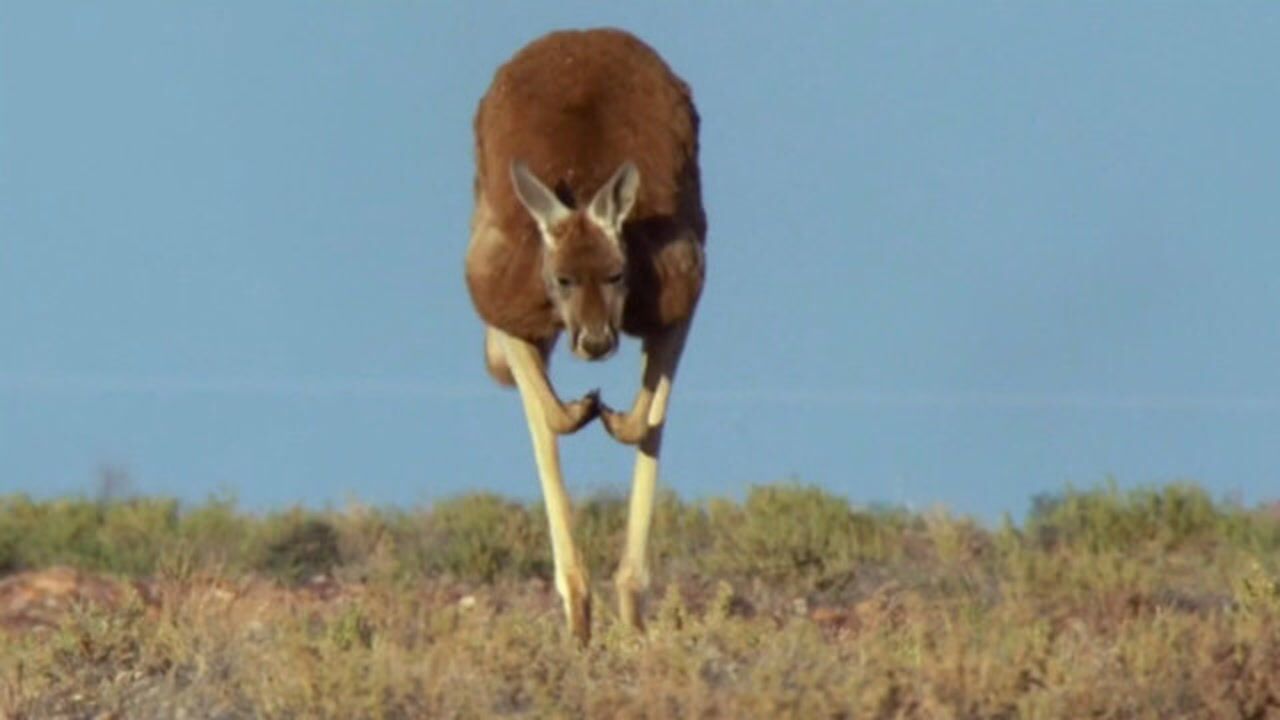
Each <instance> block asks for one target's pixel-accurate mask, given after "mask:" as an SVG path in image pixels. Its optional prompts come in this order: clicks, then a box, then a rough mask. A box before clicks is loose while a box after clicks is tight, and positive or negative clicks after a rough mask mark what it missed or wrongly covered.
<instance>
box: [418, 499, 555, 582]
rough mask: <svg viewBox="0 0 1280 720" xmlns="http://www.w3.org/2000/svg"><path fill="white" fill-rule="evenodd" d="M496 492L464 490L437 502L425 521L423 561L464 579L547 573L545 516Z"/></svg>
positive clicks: (435, 570)
mask: <svg viewBox="0 0 1280 720" xmlns="http://www.w3.org/2000/svg"><path fill="white" fill-rule="evenodd" d="M535 518H539V519H540V518H541V515H539V514H535V512H534V511H531V510H530V509H528V508H526V507H524V506H522V505H520V504H517V503H514V502H511V501H508V500H504V499H502V498H500V497H498V496H497V495H492V494H488V493H478V494H473V495H464V496H461V497H458V498H454V499H452V500H448V501H445V502H442V503H439V504H437V505H436V506H435V507H434V508H432V510H431V512H430V514H429V515H428V516H427V520H426V523H425V528H424V531H425V543H426V558H425V560H426V567H427V570H428V571H429V572H433V573H445V574H449V575H453V576H455V577H459V578H463V579H467V580H481V581H486V582H488V581H491V580H493V579H494V578H496V577H498V576H511V577H527V576H531V575H539V576H543V577H546V576H548V575H549V574H550V568H551V556H550V553H551V549H550V542H549V540H548V537H547V532H546V524H545V521H542V522H539V519H535Z"/></svg>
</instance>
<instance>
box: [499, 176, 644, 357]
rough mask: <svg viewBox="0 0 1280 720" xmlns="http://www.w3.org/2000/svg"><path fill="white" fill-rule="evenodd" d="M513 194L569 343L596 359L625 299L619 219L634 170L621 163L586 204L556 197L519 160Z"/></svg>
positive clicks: (611, 340) (631, 196)
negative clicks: (528, 223) (533, 235)
mask: <svg viewBox="0 0 1280 720" xmlns="http://www.w3.org/2000/svg"><path fill="white" fill-rule="evenodd" d="M511 179H512V183H513V184H514V186H515V190H516V196H517V197H518V198H519V199H520V202H521V203H522V204H523V205H524V207H525V208H526V209H527V210H528V211H529V214H530V215H532V216H533V219H534V221H535V222H537V225H538V231H539V233H540V234H541V236H542V275H543V281H544V282H545V283H546V286H547V297H548V298H550V300H551V302H552V305H553V306H554V307H555V309H556V312H557V314H558V315H559V316H560V320H561V322H562V323H563V324H564V328H565V331H566V332H567V333H568V335H569V343H570V349H571V350H572V351H573V353H574V354H575V355H577V356H578V357H580V358H583V359H585V360H602V359H604V358H606V357H608V356H609V355H611V354H613V352H614V350H616V349H617V347H618V339H619V338H618V336H619V330H618V328H619V326H620V325H621V323H622V309H623V306H624V305H625V304H626V299H627V282H626V276H627V263H626V254H625V253H624V251H623V247H622V224H623V222H625V221H626V218H627V215H628V214H629V213H630V212H631V209H632V207H633V206H634V204H635V199H636V192H637V190H638V189H639V186H640V173H639V170H637V169H636V166H635V165H634V164H632V163H630V162H627V163H623V165H622V166H621V167H620V168H618V170H617V171H616V172H615V173H614V174H613V177H611V178H609V180H608V181H606V182H605V184H604V185H603V186H602V187H601V188H600V189H599V190H598V191H597V192H596V195H595V197H594V198H592V200H591V202H590V204H588V205H587V207H586V209H585V210H575V209H570V208H568V207H566V206H565V205H564V204H563V203H561V202H560V199H559V198H557V197H556V195H555V193H553V192H552V191H551V190H550V189H548V188H547V186H546V185H544V184H542V182H541V181H540V180H538V178H537V177H535V176H534V175H533V173H531V172H530V171H529V169H528V168H527V167H525V166H524V165H523V164H522V163H518V162H517V163H513V164H512V166H511Z"/></svg>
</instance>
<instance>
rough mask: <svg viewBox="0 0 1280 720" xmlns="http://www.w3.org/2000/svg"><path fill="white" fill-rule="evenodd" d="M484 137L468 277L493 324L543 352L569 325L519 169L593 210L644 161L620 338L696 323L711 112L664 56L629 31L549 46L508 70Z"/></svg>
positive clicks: (495, 89)
mask: <svg viewBox="0 0 1280 720" xmlns="http://www.w3.org/2000/svg"><path fill="white" fill-rule="evenodd" d="M475 133H476V181H475V182H476V187H475V190H476V213H475V217H474V218H473V223H472V233H473V239H472V245H471V247H470V249H469V250H468V253H467V261H466V277H467V285H468V288H469V289H470V291H471V298H472V301H473V302H474V304H475V307H476V310H477V312H478V313H479V314H480V316H481V317H482V318H483V319H484V321H485V322H486V323H487V324H489V325H491V326H493V327H496V328H498V329H500V330H502V331H505V332H506V333H508V334H510V335H514V336H516V337H519V338H522V339H525V340H529V341H532V342H536V343H539V344H540V345H544V346H545V345H546V344H547V343H549V342H550V341H551V340H553V339H554V338H555V337H556V335H557V334H558V333H559V332H560V330H562V329H563V327H562V321H561V319H560V317H559V316H558V315H557V313H556V312H555V309H554V307H553V304H552V302H551V300H550V298H549V296H548V289H547V286H546V283H545V280H544V277H543V273H542V262H543V252H542V240H541V238H540V236H539V232H538V228H537V225H536V224H535V222H534V220H533V218H532V217H531V216H530V214H529V212H528V211H527V210H526V209H525V208H524V207H523V206H522V205H521V203H520V201H519V199H518V198H517V196H516V194H515V192H514V190H513V187H512V182H511V176H510V167H511V164H512V162H513V161H522V162H524V163H525V164H527V165H528V167H529V169H530V170H531V171H532V172H533V174H534V175H536V176H537V177H538V178H540V179H541V181H542V182H543V183H544V184H545V185H546V186H547V187H550V188H552V189H554V190H555V192H556V194H557V195H558V196H559V197H560V199H561V201H562V202H564V203H565V204H566V205H568V206H569V207H571V208H582V207H583V206H585V205H586V204H587V203H588V202H590V200H591V198H592V197H593V195H594V194H595V192H596V191H597V189H599V188H600V187H601V186H602V185H603V184H604V182H605V181H606V180H608V179H609V177H610V176H611V175H612V173H614V171H615V170H617V169H618V167H619V166H620V165H621V164H622V163H624V162H625V161H628V160H630V161H631V162H633V163H635V164H636V166H637V167H638V168H639V171H640V187H639V194H638V197H637V200H636V204H635V206H634V209H633V210H632V212H631V214H630V216H629V219H628V220H627V221H626V223H625V225H624V226H623V245H624V247H625V253H626V260H627V270H626V284H627V287H628V288H629V292H628V294H627V300H626V304H625V306H624V311H623V318H622V324H621V329H622V330H623V331H624V332H626V333H629V334H632V335H640V336H647V335H651V334H653V333H655V332H657V331H659V330H661V329H662V328H665V327H667V326H669V325H671V324H672V323H675V322H678V321H680V320H684V319H687V318H689V317H690V316H691V315H692V314H693V311H694V307H695V305H696V304H697V300H698V296H699V294H700V293H701V290H702V282H703V272H704V271H703V252H702V245H703V241H704V237H705V234H706V220H705V217H704V214H703V209H702V196H701V188H700V184H699V174H698V160H697V157H698V115H697V112H696V110H695V109H694V106H693V100H692V97H691V94H690V91H689V88H688V86H687V85H686V84H685V83H684V82H683V81H682V80H681V79H680V78H678V77H677V76H676V75H675V74H674V73H672V72H671V70H670V69H669V68H668V67H667V65H666V63H665V62H663V60H662V59H661V58H660V57H658V55H657V54H656V53H655V52H654V51H653V50H652V49H650V48H649V47H648V46H647V45H645V44H644V43H643V42H641V41H640V40H638V39H637V38H635V37H633V36H631V35H629V34H628V33H625V32H623V31H620V30H587V31H563V32H555V33H551V34H550V35H547V36H545V37H543V38H541V39H539V40H536V41H534V42H533V43H531V44H529V45H528V46H526V47H525V48H524V49H522V50H520V51H519V52H518V53H516V55H515V56H514V57H512V58H511V60H510V61H508V62H507V63H506V64H505V65H503V66H502V67H500V68H499V69H498V71H497V73H496V74H495V76H494V79H493V83H492V85H491V86H490V88H489V90H488V92H487V93H486V94H485V96H484V98H483V99H482V100H481V101H480V107H479V110H478V111H477V113H476V118H475ZM580 235H582V236H583V237H584V238H585V237H588V236H590V233H585V232H584V233H580ZM486 237H487V238H488V239H487V240H485V238H486ZM477 238H480V240H477ZM594 250H595V249H594V248H593V247H592V244H591V242H588V241H586V240H583V241H581V242H578V243H577V245H576V246H573V245H569V246H566V248H565V251H566V252H570V251H571V252H573V253H581V254H582V256H583V257H584V259H586V258H585V256H587V255H590V254H591V253H592V252H593V251H594Z"/></svg>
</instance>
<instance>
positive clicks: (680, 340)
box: [604, 321, 689, 630]
mask: <svg viewBox="0 0 1280 720" xmlns="http://www.w3.org/2000/svg"><path fill="white" fill-rule="evenodd" d="M688 334H689V323H688V321H686V322H684V323H681V324H679V325H676V326H672V327H671V328H668V329H667V330H666V331H665V332H664V333H663V334H662V335H659V336H657V337H654V338H652V339H651V340H647V341H646V342H645V346H644V360H643V364H644V370H643V379H642V381H641V387H640V391H639V392H638V393H637V394H636V401H635V404H634V405H633V406H632V408H631V411H630V412H629V413H628V416H631V417H638V418H642V419H643V428H644V433H643V436H642V437H641V439H640V441H639V448H638V451H637V452H636V465H635V474H634V476H633V479H632V485H631V502H630V507H629V508H628V511H627V540H626V546H625V547H624V548H623V551H622V562H621V563H619V565H618V572H617V574H616V575H614V584H615V586H616V587H617V590H618V614H619V616H620V617H621V618H622V621H623V622H625V623H627V624H628V625H630V626H632V627H633V628H636V629H638V630H639V629H643V624H642V622H641V620H640V615H641V612H640V606H639V603H640V599H641V596H642V594H643V592H644V590H645V588H646V587H648V585H649V569H648V554H647V550H648V543H649V526H650V523H651V521H652V519H653V498H654V491H655V489H656V487H657V484H658V456H659V454H660V453H661V450H662V430H663V427H664V426H665V424H666V417H667V402H668V400H669V399H670V398H671V383H672V381H673V380H674V378H675V374H676V366H677V365H678V364H679V362H680V354H681V352H683V350H684V343H685V339H686V338H687V337H688ZM605 413H606V414H605V416H604V417H605V420H606V423H607V421H608V420H609V418H610V417H611V414H610V413H609V411H605ZM612 417H614V418H615V419H616V418H619V417H622V416H619V415H617V414H616V413H614V414H612ZM606 427H607V425H606ZM615 437H616V435H615ZM624 441H625V440H624Z"/></svg>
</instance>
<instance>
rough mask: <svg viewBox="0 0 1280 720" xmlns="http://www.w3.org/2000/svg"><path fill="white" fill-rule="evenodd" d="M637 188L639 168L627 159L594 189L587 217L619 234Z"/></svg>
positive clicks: (638, 184) (634, 202)
mask: <svg viewBox="0 0 1280 720" xmlns="http://www.w3.org/2000/svg"><path fill="white" fill-rule="evenodd" d="M639 190H640V169H639V168H637V167H636V165H635V163H633V162H631V161H630V160H628V161H626V162H624V163H622V167H619V168H618V169H617V171H615V172H614V173H613V177H611V178H609V179H608V180H607V181H606V182H605V184H604V186H603V187H601V188H600V189H599V190H597V191H596V196H595V197H594V198H591V204H590V205H588V206H587V217H589V218H590V219H591V220H592V222H594V223H595V224H597V225H599V226H600V227H602V228H604V229H606V230H612V231H613V233H614V234H620V233H621V232H622V223H624V222H626V220H627V216H628V215H630V214H631V208H632V207H634V206H635V204H636V193H637V191H639Z"/></svg>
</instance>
